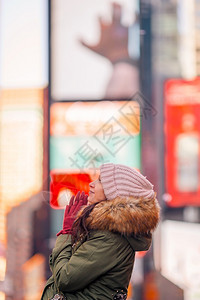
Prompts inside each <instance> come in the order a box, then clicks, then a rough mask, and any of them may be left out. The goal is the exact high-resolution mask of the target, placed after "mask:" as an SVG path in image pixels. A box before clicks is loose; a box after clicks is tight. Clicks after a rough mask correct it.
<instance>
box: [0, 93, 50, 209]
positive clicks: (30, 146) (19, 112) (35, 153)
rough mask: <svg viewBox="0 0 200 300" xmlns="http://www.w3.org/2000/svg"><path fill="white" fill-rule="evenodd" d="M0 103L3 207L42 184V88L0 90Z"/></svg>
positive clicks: (0, 158)
mask: <svg viewBox="0 0 200 300" xmlns="http://www.w3.org/2000/svg"><path fill="white" fill-rule="evenodd" d="M0 97H1V104H0V113H1V120H0V140H1V147H0V177H1V202H2V201H3V202H4V203H5V206H6V208H7V209H9V208H11V207H13V206H15V205H17V204H19V203H21V202H22V201H24V200H27V199H28V198H29V197H30V196H32V195H33V194H35V193H37V192H38V191H39V190H40V189H41V187H42V174H43V170H42V167H43V100H44V91H43V90H42V89H16V90H2V91H1V95H0Z"/></svg>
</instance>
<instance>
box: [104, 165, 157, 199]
mask: <svg viewBox="0 0 200 300" xmlns="http://www.w3.org/2000/svg"><path fill="white" fill-rule="evenodd" d="M100 177H101V183H102V186H103V190H104V193H105V196H106V198H107V199H108V200H112V199H114V198H116V197H117V196H119V197H123V196H133V197H142V198H146V199H153V198H154V197H155V192H154V190H153V185H152V184H151V183H150V182H149V181H148V180H147V179H146V177H144V176H143V175H142V174H141V173H140V172H138V171H137V170H136V169H133V168H130V167H127V166H124V165H119V164H118V165H117V164H112V163H107V164H103V165H101V167H100Z"/></svg>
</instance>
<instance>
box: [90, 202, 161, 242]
mask: <svg viewBox="0 0 200 300" xmlns="http://www.w3.org/2000/svg"><path fill="white" fill-rule="evenodd" d="M159 212H160V208H159V205H158V202H157V200H156V198H154V199H153V200H148V199H143V198H133V197H125V198H121V197H117V198H115V199H113V200H105V201H101V202H99V203H98V204H97V205H96V206H95V207H94V208H93V210H92V212H91V213H90V215H89V216H88V218H87V220H86V226H87V228H88V229H91V230H108V231H112V232H118V233H120V234H123V235H125V236H127V237H129V238H128V239H129V242H130V244H132V243H133V244H134V243H136V240H137V238H135V237H137V236H140V237H143V238H142V239H141V238H138V241H137V242H138V246H137V247H139V248H145V247H146V246H145V245H146V244H148V243H149V242H148V238H147V239H144V237H145V236H148V235H149V234H151V233H152V232H153V231H154V230H155V228H156V226H157V224H158V221H159ZM131 236H134V241H133V240H132V237H131ZM139 244H140V246H139Z"/></svg>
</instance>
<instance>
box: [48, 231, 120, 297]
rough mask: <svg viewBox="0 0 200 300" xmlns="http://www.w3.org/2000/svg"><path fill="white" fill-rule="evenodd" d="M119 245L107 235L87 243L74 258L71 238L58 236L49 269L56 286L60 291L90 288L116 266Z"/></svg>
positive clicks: (78, 250) (101, 235)
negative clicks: (93, 282)
mask: <svg viewBox="0 0 200 300" xmlns="http://www.w3.org/2000/svg"><path fill="white" fill-rule="evenodd" d="M116 248H117V245H116V242H115V243H114V241H113V239H112V237H109V235H105V234H103V233H102V234H98V236H96V237H93V238H92V239H90V240H88V241H86V242H84V243H83V244H82V245H81V246H80V247H79V248H78V249H77V250H76V252H75V253H74V254H73V255H72V256H71V253H72V247H71V239H70V238H68V240H67V242H66V237H65V240H64V237H63V236H59V237H58V238H57V241H56V246H55V248H54V249H53V252H52V255H51V257H50V266H51V270H52V273H53V277H54V280H55V281H56V285H57V287H58V289H59V291H61V292H74V291H77V290H80V289H83V288H85V287H86V286H88V285H89V284H90V283H91V282H92V281H94V280H95V279H97V278H98V277H99V276H101V275H102V274H104V273H106V272H107V271H108V270H110V269H112V267H114V266H115V264H116V255H117V251H116Z"/></svg>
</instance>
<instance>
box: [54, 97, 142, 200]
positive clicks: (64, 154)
mask: <svg viewBox="0 0 200 300" xmlns="http://www.w3.org/2000/svg"><path fill="white" fill-rule="evenodd" d="M50 115H51V118H50V134H51V135H50V169H51V192H52V193H53V194H52V197H51V204H52V206H62V205H61V204H59V203H58V202H60V203H64V202H63V199H64V198H66V197H67V198H69V196H70V195H71V194H70V195H69V191H70V193H72V194H73V193H76V192H77V191H78V190H80V189H81V190H84V191H85V192H86V193H87V192H88V183H89V182H91V181H92V180H93V179H95V177H97V175H98V172H99V170H98V169H99V166H100V165H101V164H103V163H106V162H113V163H119V164H120V163H121V164H126V165H129V166H131V167H135V168H137V169H140V167H141V159H140V138H141V137H140V106H139V104H138V102H136V101H92V102H84V101H83V102H80V101H78V102H64V103H54V104H52V105H51V114H50ZM67 189H68V192H67V191H66V190H67ZM66 193H68V194H66Z"/></svg>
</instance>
